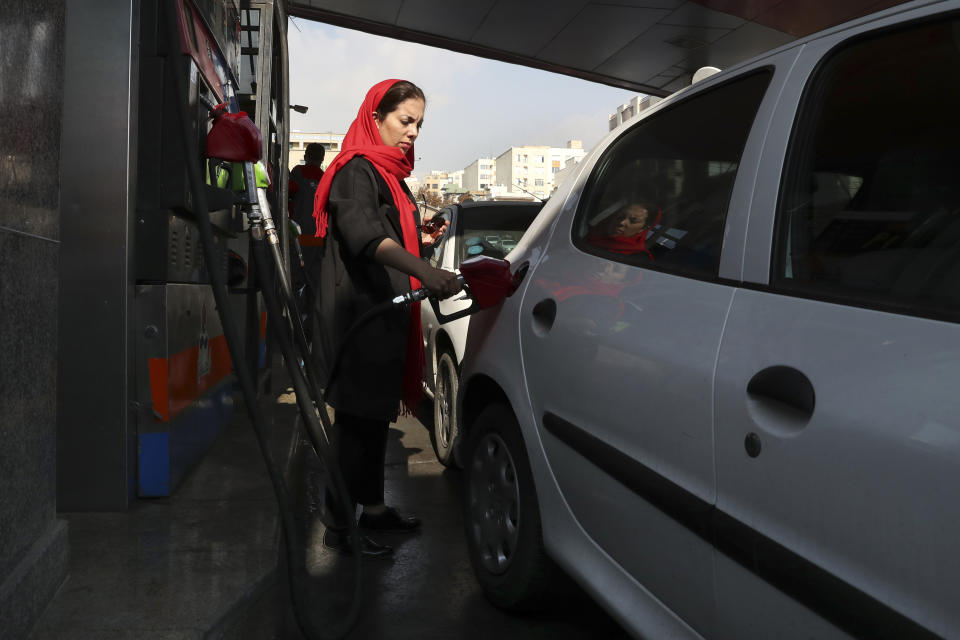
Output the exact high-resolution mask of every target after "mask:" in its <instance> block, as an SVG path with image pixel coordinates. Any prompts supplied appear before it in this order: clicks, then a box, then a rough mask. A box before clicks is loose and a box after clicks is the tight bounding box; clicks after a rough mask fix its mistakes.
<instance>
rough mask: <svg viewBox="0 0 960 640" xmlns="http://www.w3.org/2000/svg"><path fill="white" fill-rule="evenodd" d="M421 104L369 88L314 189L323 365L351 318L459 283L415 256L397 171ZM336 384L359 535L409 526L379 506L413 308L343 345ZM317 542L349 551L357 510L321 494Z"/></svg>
mask: <svg viewBox="0 0 960 640" xmlns="http://www.w3.org/2000/svg"><path fill="white" fill-rule="evenodd" d="M425 106H426V99H425V97H424V95H423V91H421V90H420V89H419V88H418V87H417V86H416V85H414V84H412V83H410V82H406V81H403V80H385V81H383V82H381V83H379V84H377V85H375V86H373V87H372V88H371V89H370V91H368V92H367V96H366V99H365V100H364V101H363V104H362V105H361V107H360V111H359V112H358V113H357V117H356V119H355V120H354V121H353V124H351V125H350V129H349V130H348V131H347V135H346V137H345V138H344V140H343V148H342V150H341V152H340V153H339V155H337V157H336V158H335V159H334V160H333V162H332V163H331V164H330V166H329V167H328V168H327V171H326V173H325V174H324V175H323V178H322V179H321V181H320V184H319V186H318V187H317V192H316V196H315V199H314V210H313V215H314V217H315V218H316V220H317V235H318V236H321V237H324V238H325V249H324V254H323V258H322V263H321V267H320V286H319V288H320V293H319V298H320V300H319V302H318V304H317V311H318V316H319V318H320V326H321V329H322V331H321V337H320V340H319V341H316V343H315V344H316V346H319V349H317V351H318V355H319V358H320V362H319V363H318V364H319V368H320V369H321V371H326V373H327V374H329V371H327V370H326V367H329V366H330V365H331V364H332V359H333V356H334V355H335V354H336V352H337V349H338V348H339V347H340V344H341V342H342V340H343V338H344V336H345V334H346V333H347V331H348V330H349V329H350V327H351V326H352V325H353V324H354V322H355V321H356V320H357V319H358V318H359V317H360V316H361V315H362V314H363V313H364V312H366V311H367V310H368V309H370V308H371V307H373V306H374V305H376V304H379V303H380V302H383V301H385V300H389V299H391V298H393V297H395V296H397V295H398V294H401V293H404V292H406V291H410V290H411V289H416V288H419V287H420V286H426V287H427V288H428V289H430V290H431V291H432V292H434V293H435V294H436V295H438V296H440V297H447V296H450V295H453V294H455V293H456V292H457V291H459V290H460V284H459V282H458V281H457V279H456V274H454V273H451V272H449V271H443V270H441V269H435V268H433V267H431V266H430V265H429V264H427V263H426V262H425V261H423V260H422V259H421V252H422V250H423V247H424V246H429V244H431V243H432V242H433V239H431V238H430V237H429V236H425V237H423V238H421V234H420V231H419V221H418V217H419V213H418V211H417V207H416V205H415V204H414V200H413V196H412V195H411V194H410V191H409V189H408V188H407V186H406V184H405V183H404V182H403V178H405V177H407V176H409V175H410V172H411V171H412V170H413V160H414V149H413V143H414V140H416V139H417V136H418V135H419V133H420V127H421V125H422V124H423V112H424V108H425ZM343 348H344V351H343V354H342V359H341V361H340V364H339V370H338V373H337V380H336V384H335V385H333V388H332V389H331V390H330V393H329V394H328V395H327V397H326V400H327V403H328V404H329V405H331V406H332V407H333V408H334V409H335V410H336V418H335V423H334V432H335V433H334V442H335V447H336V449H337V456H338V459H339V461H340V469H341V471H342V472H343V476H344V480H345V481H346V484H347V490H348V492H349V494H350V498H351V500H352V501H353V502H354V503H359V504H361V505H363V515H361V516H360V521H359V524H360V526H361V527H362V528H363V529H365V530H368V531H369V530H373V531H412V530H415V529H416V528H418V527H419V526H420V520H419V519H417V518H414V517H411V516H404V515H402V514H400V513H399V512H398V511H397V510H396V509H394V508H392V507H387V506H386V505H384V500H383V467H384V458H385V455H386V444H387V432H388V425H389V423H390V422H392V421H394V420H396V418H397V415H398V413H399V410H400V405H401V401H402V403H403V408H404V412H405V413H411V414H413V413H415V412H416V410H417V408H418V405H419V402H420V399H421V396H422V386H421V380H422V377H421V376H422V372H423V365H424V356H423V336H422V333H421V329H420V308H419V304H414V305H412V306H411V308H410V309H396V310H391V311H388V312H386V313H383V314H381V315H379V316H376V317H374V318H373V319H372V320H370V321H369V322H368V323H366V324H365V325H363V326H362V328H360V329H359V330H358V332H357V333H356V334H355V336H354V338H353V339H352V340H351V341H350V343H349V344H345V345H344V347H343ZM326 495H327V501H328V502H327V505H328V506H327V509H326V512H327V515H328V528H327V533H326V534H325V536H324V544H325V545H327V546H328V547H331V548H333V549H337V550H339V551H345V552H349V550H350V548H349V541H348V537H347V535H346V525H347V520H346V518H349V517H353V514H354V513H355V508H354V507H355V505H353V504H351V505H346V508H343V507H340V508H337V506H336V504H335V503H334V502H333V500H332V492H331V491H329V490H328V491H327V492H326ZM362 543H363V545H362V546H363V553H364V554H366V555H371V556H382V555H389V554H390V553H391V552H392V549H391V548H390V547H387V546H384V545H379V544H377V543H376V542H374V541H372V540H370V539H369V538H367V537H366V536H364V537H363V538H362Z"/></svg>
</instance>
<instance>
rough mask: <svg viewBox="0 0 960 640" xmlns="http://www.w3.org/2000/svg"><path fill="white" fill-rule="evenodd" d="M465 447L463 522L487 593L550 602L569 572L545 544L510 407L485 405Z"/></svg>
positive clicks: (525, 604)
mask: <svg viewBox="0 0 960 640" xmlns="http://www.w3.org/2000/svg"><path fill="white" fill-rule="evenodd" d="M464 453H465V456H464V458H463V462H464V500H463V509H464V518H463V519H464V527H465V528H466V536H467V543H468V547H469V551H470V562H471V564H472V565H473V571H474V574H475V575H476V577H477V580H478V581H479V582H480V586H481V587H482V588H483V591H484V594H485V595H486V596H487V598H488V599H489V600H490V601H491V602H493V603H494V604H495V605H497V606H498V607H501V608H504V609H508V610H529V609H535V608H539V607H541V606H543V605H545V604H547V603H548V602H549V600H550V598H551V597H552V596H553V595H555V594H556V593H558V591H557V587H558V585H560V584H562V583H564V582H565V580H566V578H565V576H564V575H563V574H562V573H560V570H559V568H558V567H557V566H556V565H555V564H554V563H553V561H552V560H550V558H548V557H547V555H546V553H545V552H544V549H543V533H542V530H541V527H540V508H539V505H538V504H537V495H536V490H535V487H534V485H533V474H532V473H531V471H530V463H529V461H528V459H527V454H526V450H525V449H524V445H523V439H522V437H521V435H520V427H519V425H518V424H517V421H516V418H515V417H514V415H513V413H512V412H511V411H510V409H509V408H508V407H506V406H504V405H502V404H495V405H491V406H489V407H487V408H486V409H484V410H483V412H482V413H481V414H480V416H479V417H478V418H477V421H476V422H475V423H474V425H473V427H472V428H471V429H470V431H469V436H468V438H467V442H466V450H465V452H464Z"/></svg>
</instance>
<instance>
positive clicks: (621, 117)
mask: <svg viewBox="0 0 960 640" xmlns="http://www.w3.org/2000/svg"><path fill="white" fill-rule="evenodd" d="M660 100H661V98H658V97H656V96H646V95H638V96H634V97H633V99H632V100H630V102H627V103H626V104H622V105H620V106H619V107H617V112H616V113H613V114H611V115H610V116H609V118H608V126H609V130H610V131H613V130H614V129H616V128H617V127H619V126H620V125H621V124H623V123H624V122H626V121H627V120H629V119H630V118H633V117H634V116H636V115H637V114H639V113H640V112H641V111H643V110H644V109H649V108H650V107H652V106H653V105H655V104H657V103H658V102H660Z"/></svg>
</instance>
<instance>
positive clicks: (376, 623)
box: [294, 418, 628, 640]
mask: <svg viewBox="0 0 960 640" xmlns="http://www.w3.org/2000/svg"><path fill="white" fill-rule="evenodd" d="M308 475H310V474H308ZM460 482H461V473H460V471H459V470H456V469H447V468H445V467H443V466H442V465H441V464H440V463H439V462H438V461H437V459H436V456H435V455H434V452H433V448H432V446H431V444H430V438H429V433H428V431H427V429H426V428H425V427H424V426H423V425H422V424H421V423H420V422H418V421H416V420H414V419H412V418H401V419H400V420H399V421H398V422H397V423H395V424H393V425H391V427H390V436H389V441H388V445H387V468H386V502H387V504H391V505H394V506H396V507H398V508H399V509H400V510H401V511H404V512H406V513H412V514H416V515H418V516H419V517H421V518H422V519H423V526H422V530H421V531H420V532H419V533H415V534H378V535H376V536H372V537H374V539H376V540H377V541H378V542H381V543H386V544H389V545H391V546H393V547H394V549H395V552H394V558H393V559H392V560H389V559H365V560H364V562H363V565H362V574H363V578H362V580H363V587H364V609H363V612H362V614H361V616H360V621H359V623H358V624H357V626H356V627H355V629H354V630H353V631H352V632H351V633H350V635H349V636H348V638H350V639H352V640H374V639H377V640H379V639H382V638H396V639H407V638H409V639H413V638H417V639H419V640H433V639H437V640H439V639H441V638H442V639H450V638H468V639H469V638H477V639H480V638H493V637H496V638H524V639H528V638H531V639H536V638H551V639H566V638H627V637H628V636H627V634H626V633H625V632H624V631H623V630H622V629H621V628H620V627H619V626H618V625H617V624H616V623H615V622H614V621H613V620H612V619H611V618H610V617H609V616H607V615H606V613H605V612H603V611H602V610H601V609H600V608H599V607H597V606H596V605H595V604H594V603H593V602H592V601H591V600H590V599H589V598H588V597H587V596H586V595H585V594H583V593H582V592H579V590H576V589H575V590H574V592H573V593H572V594H571V595H570V596H569V597H568V598H567V599H566V600H565V601H564V602H558V603H557V604H556V606H554V607H551V608H549V609H547V610H545V611H542V612H538V613H526V614H523V615H518V614H509V613H505V612H503V611H501V610H499V609H497V608H496V607H494V606H493V605H491V604H490V603H489V602H488V601H487V600H486V599H485V598H484V596H483V593H482V592H481V590H480V587H479V585H478V584H477V582H476V580H475V579H474V577H473V570H472V569H471V567H470V560H469V557H468V554H467V544H466V540H465V538H464V534H463V519H462V516H461V506H460ZM322 531H323V526H322V524H320V522H319V520H314V521H313V526H312V527H311V533H312V536H311V537H312V540H313V544H312V545H311V547H310V550H309V552H308V566H309V568H310V572H311V574H312V575H313V576H314V579H315V580H317V581H318V583H319V584H323V583H326V584H330V585H340V586H341V588H340V590H339V591H338V592H337V593H338V595H339V597H338V598H336V599H333V600H332V599H329V598H327V599H324V602H322V603H317V608H316V609H315V612H316V615H319V616H331V615H335V614H336V612H339V611H342V610H343V608H344V606H345V605H346V602H345V600H346V598H347V595H348V594H349V589H350V585H352V579H353V575H354V574H353V564H352V562H351V560H350V559H349V558H348V557H346V556H343V555H340V554H337V553H335V552H333V551H330V550H328V549H326V548H325V547H323V546H322V544H320V540H321V539H322ZM326 619H328V620H330V619H331V618H329V617H327V618H326ZM294 637H296V635H295V636H294Z"/></svg>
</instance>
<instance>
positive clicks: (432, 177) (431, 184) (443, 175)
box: [420, 171, 453, 198]
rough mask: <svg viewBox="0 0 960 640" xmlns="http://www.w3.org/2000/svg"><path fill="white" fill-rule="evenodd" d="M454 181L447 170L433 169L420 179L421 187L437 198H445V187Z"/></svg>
mask: <svg viewBox="0 0 960 640" xmlns="http://www.w3.org/2000/svg"><path fill="white" fill-rule="evenodd" d="M452 182H453V178H451V174H449V173H447V172H446V171H431V172H430V174H429V175H426V176H424V177H423V179H422V180H421V181H420V188H421V189H423V190H424V191H426V192H427V193H429V194H430V195H432V196H435V197H437V198H443V190H444V188H445V187H446V186H447V185H448V184H451V183H452Z"/></svg>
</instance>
